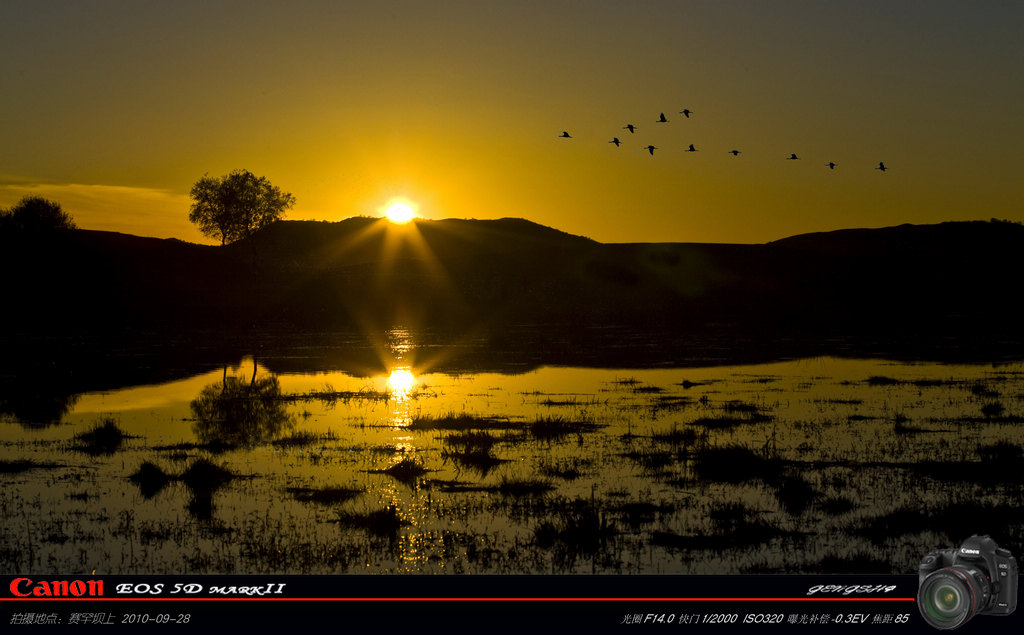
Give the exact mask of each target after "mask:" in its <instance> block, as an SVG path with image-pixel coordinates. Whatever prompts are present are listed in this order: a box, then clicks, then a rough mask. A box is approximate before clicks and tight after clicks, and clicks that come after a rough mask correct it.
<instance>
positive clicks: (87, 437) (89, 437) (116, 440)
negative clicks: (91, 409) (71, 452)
mask: <svg viewBox="0 0 1024 635" xmlns="http://www.w3.org/2000/svg"><path fill="white" fill-rule="evenodd" d="M130 438H132V437H131V436H129V435H127V434H125V433H124V431H123V430H121V428H120V427H118V425H117V422H116V421H114V420H113V419H111V418H109V417H108V418H106V419H102V420H101V421H99V422H97V423H96V424H95V425H94V426H93V427H92V428H91V429H90V430H89V431H88V432H83V433H81V434H78V435H75V441H78V445H76V446H74V449H75V450H77V451H79V452H84V453H85V454H89V455H92V456H100V455H110V454H114V453H115V452H117V451H118V450H119V449H121V444H122V443H124V440H125V439H130Z"/></svg>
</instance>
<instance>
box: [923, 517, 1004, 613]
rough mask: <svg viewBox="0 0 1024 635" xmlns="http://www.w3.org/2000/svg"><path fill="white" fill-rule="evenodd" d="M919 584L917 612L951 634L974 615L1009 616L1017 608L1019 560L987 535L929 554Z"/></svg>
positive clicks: (924, 562) (924, 561)
mask: <svg viewBox="0 0 1024 635" xmlns="http://www.w3.org/2000/svg"><path fill="white" fill-rule="evenodd" d="M918 582H919V585H920V586H919V587H918V591H917V607H918V608H919V609H920V610H921V615H922V616H923V617H924V620H925V621H926V622H928V623H929V624H931V625H932V626H934V627H935V628H939V629H943V630H949V629H952V628H956V627H958V626H960V625H961V624H963V623H965V622H967V620H969V619H971V618H972V617H974V616H975V615H1009V614H1010V613H1013V610H1014V609H1015V608H1017V561H1016V560H1015V559H1014V557H1013V556H1012V555H1011V554H1010V552H1009V551H1008V550H1006V549H1001V548H1000V547H999V545H997V544H996V541H994V540H992V539H991V538H989V537H988V536H977V535H975V536H971V537H970V538H968V539H967V540H965V541H964V542H963V544H961V545H960V547H958V548H957V549H942V550H939V551H933V552H931V553H929V554H928V555H927V556H925V557H924V558H923V559H922V560H921V566H920V567H919V568H918Z"/></svg>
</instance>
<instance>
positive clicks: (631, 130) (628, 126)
mask: <svg viewBox="0 0 1024 635" xmlns="http://www.w3.org/2000/svg"><path fill="white" fill-rule="evenodd" d="M622 129H623V130H629V134H633V133H634V132H636V126H634V125H633V124H631V123H627V124H626V125H624V126H622Z"/></svg>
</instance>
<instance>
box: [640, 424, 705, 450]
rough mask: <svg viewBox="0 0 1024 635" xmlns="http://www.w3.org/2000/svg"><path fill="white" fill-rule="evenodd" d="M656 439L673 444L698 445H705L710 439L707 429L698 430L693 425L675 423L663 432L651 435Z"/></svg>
mask: <svg viewBox="0 0 1024 635" xmlns="http://www.w3.org/2000/svg"><path fill="white" fill-rule="evenodd" d="M651 438H652V439H654V440H655V441H659V442H662V443H669V444H671V445H674V446H675V445H685V446H697V445H705V444H707V441H708V431H707V429H706V428H705V429H702V430H699V431H698V430H696V429H694V428H693V427H692V426H687V427H682V426H680V425H679V424H676V423H673V424H672V426H671V427H670V428H669V429H668V430H665V431H663V432H655V433H654V434H652V435H651Z"/></svg>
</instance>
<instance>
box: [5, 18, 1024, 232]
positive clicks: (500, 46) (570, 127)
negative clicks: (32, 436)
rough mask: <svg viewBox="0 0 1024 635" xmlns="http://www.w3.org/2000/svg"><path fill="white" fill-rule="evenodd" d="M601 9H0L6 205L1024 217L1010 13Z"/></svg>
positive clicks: (98, 222) (603, 217)
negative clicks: (250, 188)
mask: <svg viewBox="0 0 1024 635" xmlns="http://www.w3.org/2000/svg"><path fill="white" fill-rule="evenodd" d="M590 4H593V5H597V6H596V7H589V8H588V9H587V10H585V11H584V10H581V9H580V6H579V5H577V3H568V2H553V3H479V2H466V1H462V0H460V1H458V2H454V3H451V4H448V3H445V4H444V8H443V9H442V8H440V7H435V6H434V4H433V3H417V2H411V1H409V0H396V1H395V2H393V3H357V4H356V5H354V6H350V3H333V2H326V1H323V0H314V1H312V2H308V3H301V6H296V5H295V4H294V3H284V2H278V3H273V2H271V3H260V6H261V7H262V9H261V10H260V11H252V12H244V14H239V13H238V11H237V7H235V6H234V5H233V4H232V3H224V2H213V3H209V4H208V5H203V6H202V7H200V6H199V5H191V4H188V3H185V4H182V3H145V6H139V5H138V3H131V2H126V1H125V0H114V1H112V2H104V3H73V2H57V3H24V4H22V3H14V4H10V3H6V4H4V5H3V7H2V8H0V25H2V26H0V32H2V33H3V37H2V38H0V72H2V73H3V77H4V78H5V79H4V81H5V84H4V89H5V93H6V94H10V95H17V96H18V98H17V99H8V100H5V101H4V103H3V105H2V106H0V110H2V111H3V116H2V117H0V138H2V139H3V140H4V150H5V152H4V153H3V157H0V207H4V208H6V207H8V206H10V205H13V204H15V203H16V202H17V201H19V200H20V199H21V198H22V197H24V196H27V195H39V196H43V197H46V198H50V199H54V200H57V201H58V202H60V203H61V204H62V205H63V206H64V208H65V210H66V211H68V212H69V213H70V214H71V215H72V216H73V217H74V218H75V221H76V222H77V223H78V225H79V226H80V227H83V228H85V229H103V230H107V231H117V232H127V233H133V234H139V235H147V236H157V237H175V238H180V239H183V240H187V241H190V242H210V240H209V239H204V238H203V237H202V236H201V235H200V234H199V233H198V232H197V231H195V230H194V229H193V228H192V226H191V225H190V224H189V223H188V221H187V214H188V204H189V203H188V192H189V188H190V187H191V185H192V183H194V182H195V181H196V179H198V178H200V177H202V176H203V174H205V173H209V174H211V175H220V174H226V173H228V172H230V171H231V170H233V169H236V168H245V169H250V170H252V171H253V172H254V173H256V174H259V175H263V176H266V177H267V178H268V179H269V180H270V181H271V182H272V183H274V184H275V185H278V186H280V187H281V188H282V189H283V190H284V191H287V192H290V193H292V194H293V195H294V196H295V198H296V204H295V207H294V209H292V210H290V211H289V213H288V215H287V217H286V219H287V220H325V221H340V220H343V219H346V218H351V217H355V216H360V215H366V214H367V211H368V210H369V211H370V212H371V214H372V215H374V216H381V217H384V216H385V214H384V213H383V212H384V209H386V208H387V204H388V202H389V200H391V199H392V198H393V197H406V198H407V200H405V201H404V203H405V204H406V205H408V206H410V207H412V208H413V215H414V216H419V217H420V218H423V217H424V214H423V212H424V210H430V212H431V213H430V214H427V215H426V216H429V217H430V218H437V219H440V218H460V219H462V218H477V219H498V218H504V217H509V218H527V219H529V220H531V221H533V222H536V223H539V224H542V225H545V226H548V227H554V228H557V229H559V230H562V231H566V232H569V233H572V234H576V235H582V236H587V237H589V238H592V239H594V240H598V241H601V242H651V241H670V242H676V241H681V242H765V241H771V240H776V239H779V238H783V237H785V236H790V235H793V234H798V233H803V232H814V231H826V230H833V229H840V228H848V227H883V226H891V225H899V224H902V223H938V222H942V221H949V220H969V219H986V220H987V219H988V218H1008V219H1011V220H1021V219H1022V218H1021V214H1020V205H1019V201H1020V199H1021V194H1022V189H1021V180H1020V179H1019V178H1017V175H1019V173H1020V171H1021V168H1022V166H1024V161H1022V158H1021V153H1020V152H1019V151H1018V150H1017V149H1016V147H1015V145H1014V144H1008V143H1006V139H1015V138H1021V136H1022V135H1024V119H1022V118H1021V117H1020V116H1019V113H1018V112H1017V110H1018V109H1017V107H1016V105H1017V104H1019V103H1021V102H1022V100H1024V83H1022V82H1013V81H1006V78H1007V77H1014V76H1016V74H1017V73H1018V72H1019V60H1020V59H1021V55H1022V52H1024V39H1022V38H1020V37H1019V28H1018V25H1020V24H1021V19H1022V17H1024V4H1022V3H1012V2H1011V3H1006V2H1003V3H986V8H985V10H984V11H979V10H977V9H976V8H975V7H973V6H970V5H968V4H967V3H939V4H940V5H941V6H937V7H929V10H928V11H927V15H928V19H927V20H922V19H921V14H922V11H921V10H920V8H919V7H918V6H917V4H916V3H908V2H902V3H901V2H895V3H858V2H835V3H806V2H796V1H793V0H779V1H778V2H772V3H763V2H753V1H752V0H736V1H734V2H728V3H713V2H696V1H690V0H687V1H669V0H654V1H652V2H647V3H640V5H639V6H638V5H636V4H635V3H621V2H620V3H604V2H600V3H584V5H590ZM876 5H877V6H876ZM598 7H599V8H598ZM239 20H241V21H242V23H239V24H238V27H237V28H232V29H227V30H225V31H224V32H223V33H220V34H218V37H216V38H212V36H211V32H210V31H209V29H210V28H212V25H217V24H235V23H236V22H237V21H239ZM243 23H244V24H243ZM723 34H729V37H723ZM97 42H102V43H103V45H102V46H98V45H97V44H96V43H97ZM267 42H275V45H274V46H273V47H267V45H266V43H267ZM613 42H614V46H612V45H610V44H611V43H613ZM42 43H45V45H43V44H42ZM357 61H358V62H357ZM610 77H614V78H615V82H614V84H613V85H614V90H610V88H611V85H610V84H609V78H610ZM328 78H329V79H328ZM410 95H414V96H415V97H414V98H410ZM950 95H955V99H953V100H952V101H951V100H950ZM67 103H75V104H76V107H75V108H64V107H62V106H60V105H61V104H67ZM684 109H685V110H686V111H687V113H689V114H688V116H687V115H685V114H682V113H683V111H684ZM660 113H664V114H665V118H666V121H665V122H663V123H659V114H660ZM627 125H629V126H630V128H628V129H627V128H626V126H627ZM562 131H566V132H567V133H568V134H569V135H570V136H571V137H570V138H559V136H560V134H561V133H562ZM613 138H614V139H617V140H618V141H619V142H620V144H621V147H620V145H619V144H614V143H613V142H612V141H611V140H612V139H613ZM691 144H692V145H693V146H694V148H695V149H696V150H699V151H693V152H690V151H688V147H689V146H690V145H691ZM648 145H652V146H654V147H656V148H658V149H657V150H655V151H654V154H653V155H651V154H649V153H648V151H647V150H645V149H643V148H646V147H647V146H648ZM54 148H59V150H60V151H59V152H55V151H54ZM733 150H735V151H736V152H737V154H732V153H731V152H732V151H733ZM792 153H795V154H796V155H797V156H798V157H800V159H801V160H800V161H786V160H785V158H786V157H788V156H790V154H792ZM965 157H969V158H970V160H965ZM880 162H884V164H885V166H886V168H887V169H886V171H885V172H882V171H880V170H877V169H875V168H876V167H877V166H878V165H879V163H880ZM829 163H834V165H835V167H834V168H829V167H828V164H829ZM417 206H418V209H417ZM382 207H383V208H384V209H381V208H382ZM435 210H443V211H437V212H435ZM395 212H396V213H395V214H394V215H392V214H387V217H388V218H389V219H390V220H392V221H393V222H407V221H408V218H409V217H410V213H409V210H408V209H407V208H398V207H397V206H396V209H395ZM403 219H404V220H403Z"/></svg>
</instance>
